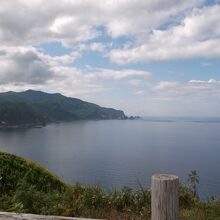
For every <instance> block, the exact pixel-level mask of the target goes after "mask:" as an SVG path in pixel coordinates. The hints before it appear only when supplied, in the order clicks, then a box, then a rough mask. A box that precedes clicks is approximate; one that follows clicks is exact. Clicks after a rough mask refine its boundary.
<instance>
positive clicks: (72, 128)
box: [0, 117, 220, 198]
mask: <svg viewBox="0 0 220 220" xmlns="http://www.w3.org/2000/svg"><path fill="white" fill-rule="evenodd" d="M0 151H5V152H11V153H15V154H17V155H20V156H23V157H25V158H28V159H31V160H33V161H35V162H38V163H39V164H41V165H43V166H45V167H47V168H48V169H49V170H50V171H52V172H54V173H55V174H57V175H58V176H59V177H60V178H61V179H63V180H64V181H66V182H68V183H76V182H81V183H84V184H100V185H102V186H103V187H105V188H106V189H110V188H111V187H117V188H121V187H122V186H125V185H126V186H129V187H132V188H136V187H138V184H137V181H140V182H141V183H142V184H143V185H144V186H146V187H147V186H149V185H150V177H151V175H152V174H154V173H171V174H176V175H178V176H179V177H180V180H181V181H182V182H185V183H186V182H187V175H188V173H190V171H191V170H197V172H198V174H199V176H200V184H199V193H200V195H201V196H202V198H206V197H207V196H220V119H219V118H151V117H148V118H142V119H140V120H103V121H76V122H71V123H57V124H50V125H47V126H46V127H44V128H30V129H16V130H10V129H9V130H0Z"/></svg>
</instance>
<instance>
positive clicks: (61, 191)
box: [0, 153, 220, 220]
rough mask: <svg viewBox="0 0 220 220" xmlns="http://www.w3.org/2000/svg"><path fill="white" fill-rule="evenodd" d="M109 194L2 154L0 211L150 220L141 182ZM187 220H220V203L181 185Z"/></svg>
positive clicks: (182, 210)
mask: <svg viewBox="0 0 220 220" xmlns="http://www.w3.org/2000/svg"><path fill="white" fill-rule="evenodd" d="M138 185H139V188H138V189H137V190H132V189H130V188H128V187H124V188H123V189H120V190H117V189H112V190H110V191H105V190H103V189H102V188H101V187H100V186H84V185H81V184H75V185H73V186H69V185H67V184H65V183H63V182H62V181H61V180H59V178H57V177H56V176H54V175H52V174H50V173H49V172H48V171H47V170H46V169H44V168H42V167H40V166H38V165H37V164H35V163H33V162H30V161H27V160H24V159H22V158H20V157H17V156H15V155H11V154H6V153H0V193H1V194H0V210H3V211H16V212H26V213H35V214H48V215H63V216H78V217H92V218H105V219H114V220H117V219H124V220H126V219H127V220H129V219H133V220H139V219H143V220H147V219H150V191H149V190H148V189H145V188H143V187H142V186H141V184H140V183H139V184H138ZM179 202H180V215H181V219H184V220H188V219H189V220H191V219H192V220H193V219H195V220H203V219H204V220H205V219H210V220H218V219H220V200H218V199H211V200H209V201H206V202H202V201H200V200H199V198H198V197H197V196H196V195H195V193H194V192H193V190H191V189H190V188H188V187H186V186H180V191H179Z"/></svg>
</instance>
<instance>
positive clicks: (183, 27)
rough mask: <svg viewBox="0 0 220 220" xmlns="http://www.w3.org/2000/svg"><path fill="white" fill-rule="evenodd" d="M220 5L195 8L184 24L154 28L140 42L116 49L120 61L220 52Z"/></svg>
mask: <svg viewBox="0 0 220 220" xmlns="http://www.w3.org/2000/svg"><path fill="white" fill-rule="evenodd" d="M218 45H220V5H212V6H209V7H203V8H201V9H194V10H193V11H192V12H190V14H189V15H188V16H187V17H185V18H184V19H183V21H182V23H181V24H180V25H177V26H172V27H170V28H169V29H166V30H153V32H152V34H150V35H149V36H147V35H146V38H145V39H142V41H140V42H139V45H137V46H131V47H130V48H125V49H123V48H122V49H114V50H112V51H111V52H110V53H109V57H110V59H111V61H113V62H115V63H119V64H126V63H135V62H155V61H165V60H174V59H190V58H212V57H219V56H220V47H219V46H218Z"/></svg>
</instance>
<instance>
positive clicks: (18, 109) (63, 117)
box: [0, 90, 128, 127]
mask: <svg viewBox="0 0 220 220" xmlns="http://www.w3.org/2000/svg"><path fill="white" fill-rule="evenodd" d="M127 118H128V117H127V116H126V115H125V114H124V112H123V111H121V110H116V109H113V108H105V107H101V106H99V105H96V104H93V103H89V102H85V101H82V100H80V99H77V98H70V97H66V96H64V95H61V94H59V93H55V94H49V93H45V92H41V91H34V90H27V91H24V92H12V91H10V92H5V93H0V126H1V127H7V126H21V125H27V126H29V125H35V126H41V125H45V124H46V123H50V122H61V121H73V120H89V119H121V120H123V119H127Z"/></svg>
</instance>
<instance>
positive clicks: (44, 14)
mask: <svg viewBox="0 0 220 220" xmlns="http://www.w3.org/2000/svg"><path fill="white" fill-rule="evenodd" d="M0 5H1V7H0V92H5V91H24V90H27V89H34V90H41V91H45V92H49V93H62V94H63V95H66V96H70V97H76V98H80V99H83V100H85V101H89V102H93V103H97V104H99V105H101V106H106V107H113V108H116V109H122V110H124V111H125V113H126V114H127V115H140V116H178V117H179V116H198V117H202V116H208V117H219V116H220V75H219V74H220V1H219V0H210V1H208V0H207V1H205V0H190V1H189V0H105V1H103V0H47V1H43V0H31V1H30V0H16V1H14V0H0Z"/></svg>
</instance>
